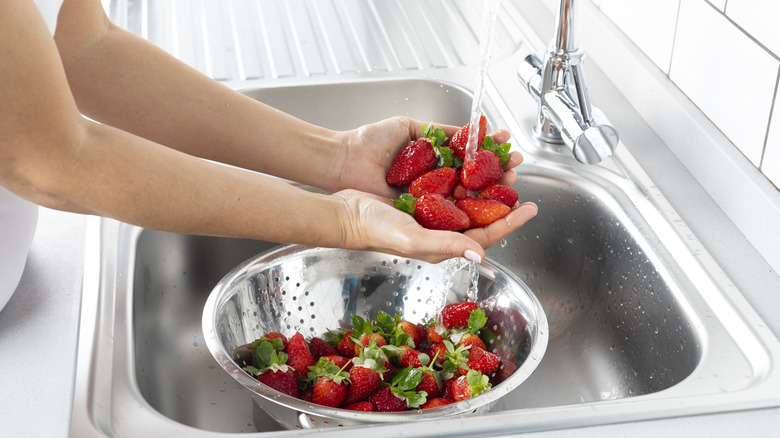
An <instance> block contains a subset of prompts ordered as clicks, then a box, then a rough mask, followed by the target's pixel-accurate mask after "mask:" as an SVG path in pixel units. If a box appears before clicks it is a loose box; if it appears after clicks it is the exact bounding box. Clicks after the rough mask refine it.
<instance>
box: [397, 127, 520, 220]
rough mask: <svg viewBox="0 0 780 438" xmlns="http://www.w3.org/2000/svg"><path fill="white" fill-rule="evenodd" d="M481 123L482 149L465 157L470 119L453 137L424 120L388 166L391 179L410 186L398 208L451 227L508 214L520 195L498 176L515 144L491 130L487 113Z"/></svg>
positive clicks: (399, 200) (479, 132)
mask: <svg viewBox="0 0 780 438" xmlns="http://www.w3.org/2000/svg"><path fill="white" fill-rule="evenodd" d="M478 129H479V130H478V131H477V151H476V152H475V153H474V157H473V159H472V160H466V147H467V145H468V139H469V130H470V124H466V126H464V127H462V128H461V129H460V130H459V131H458V132H457V133H455V135H454V136H453V137H452V138H451V139H448V138H447V137H446V135H445V134H444V132H443V131H442V130H441V129H438V128H434V127H433V126H425V125H424V126H423V128H422V137H421V138H419V139H417V140H415V141H413V142H411V143H409V145H407V146H406V147H405V148H404V149H403V150H401V152H399V153H398V155H397V156H396V158H395V160H394V161H393V164H392V165H391V166H390V169H389V170H388V172H387V177H386V180H387V184H389V185H391V186H396V187H404V188H406V193H403V194H402V195H401V196H400V197H399V199H397V200H395V201H394V203H395V206H396V208H398V209H399V210H401V211H405V212H407V213H409V214H411V215H412V216H414V218H415V219H416V220H417V222H418V223H419V224H420V225H422V226H423V227H425V228H429V229H433V230H448V231H456V230H466V229H469V228H479V227H484V226H486V225H490V224H492V223H493V222H495V221H497V220H499V219H501V218H503V217H504V216H506V215H507V214H509V211H510V210H511V208H512V207H513V206H514V205H515V204H516V203H517V201H518V198H519V196H518V194H517V191H515V190H514V189H513V188H511V187H509V186H505V185H503V184H498V180H499V179H500V178H501V175H502V173H503V168H502V165H503V164H506V163H507V162H508V161H509V149H510V147H511V145H510V144H509V143H503V144H500V145H498V144H495V143H494V141H493V138H492V137H490V136H488V135H486V131H487V119H485V116H482V117H480V120H479V128H478Z"/></svg>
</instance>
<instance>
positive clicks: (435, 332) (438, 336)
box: [428, 322, 444, 344]
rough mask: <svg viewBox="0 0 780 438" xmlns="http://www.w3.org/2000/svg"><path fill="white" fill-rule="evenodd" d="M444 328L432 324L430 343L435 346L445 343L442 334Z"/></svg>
mask: <svg viewBox="0 0 780 438" xmlns="http://www.w3.org/2000/svg"><path fill="white" fill-rule="evenodd" d="M442 329H443V327H441V326H438V325H436V323H433V322H432V323H431V324H430V325H429V326H428V340H429V341H430V342H433V343H434V344H437V343H440V342H442V341H444V337H443V333H442Z"/></svg>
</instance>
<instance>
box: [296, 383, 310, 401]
mask: <svg viewBox="0 0 780 438" xmlns="http://www.w3.org/2000/svg"><path fill="white" fill-rule="evenodd" d="M312 393H313V391H312V388H311V386H309V387H307V388H304V389H299V390H298V398H299V399H301V400H303V401H305V402H309V403H311V398H312V395H313V394H312Z"/></svg>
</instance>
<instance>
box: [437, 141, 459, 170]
mask: <svg viewBox="0 0 780 438" xmlns="http://www.w3.org/2000/svg"><path fill="white" fill-rule="evenodd" d="M433 151H434V152H436V156H437V157H439V162H438V163H437V165H436V167H452V168H456V169H457V168H459V167H463V160H461V159H460V158H458V157H456V156H455V153H454V152H453V151H452V149H451V148H449V147H447V146H441V147H437V148H434V149H433Z"/></svg>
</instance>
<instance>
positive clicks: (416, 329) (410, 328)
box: [396, 320, 426, 348]
mask: <svg viewBox="0 0 780 438" xmlns="http://www.w3.org/2000/svg"><path fill="white" fill-rule="evenodd" d="M396 327H397V328H398V329H400V330H401V331H402V332H404V333H406V334H407V335H409V338H411V339H412V342H414V346H415V348H417V347H420V346H421V345H422V344H423V342H425V336H426V334H425V329H424V328H423V327H422V326H420V325H417V324H415V323H413V322H409V321H407V320H401V321H399V322H398V324H396Z"/></svg>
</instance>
